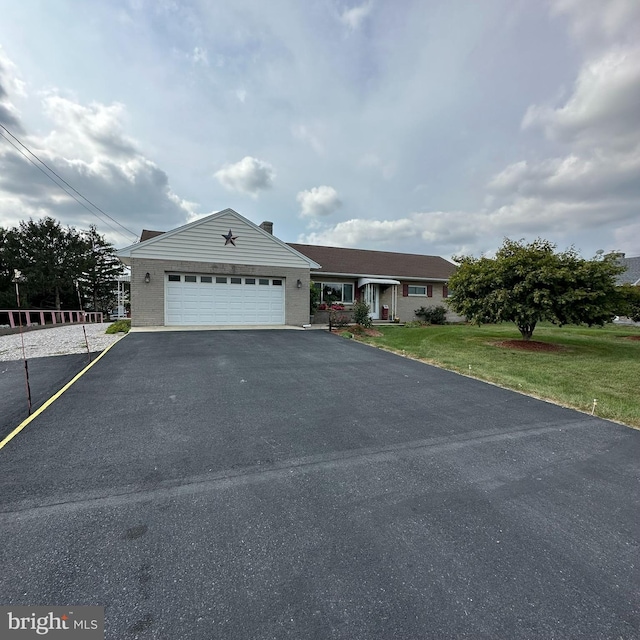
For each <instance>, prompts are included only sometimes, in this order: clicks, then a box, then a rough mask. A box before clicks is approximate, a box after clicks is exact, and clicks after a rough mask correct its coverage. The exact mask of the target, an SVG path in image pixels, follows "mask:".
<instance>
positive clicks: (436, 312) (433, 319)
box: [414, 305, 447, 324]
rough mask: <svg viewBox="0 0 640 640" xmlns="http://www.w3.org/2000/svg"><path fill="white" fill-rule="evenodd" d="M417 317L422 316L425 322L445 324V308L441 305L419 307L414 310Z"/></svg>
mask: <svg viewBox="0 0 640 640" xmlns="http://www.w3.org/2000/svg"><path fill="white" fill-rule="evenodd" d="M414 313H415V314H416V315H417V316H418V318H424V321H425V322H426V323H427V324H447V309H446V307H443V306H441V305H440V306H437V307H420V308H419V309H416V310H415V312H414Z"/></svg>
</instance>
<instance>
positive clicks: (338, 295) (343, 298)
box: [313, 282, 353, 304]
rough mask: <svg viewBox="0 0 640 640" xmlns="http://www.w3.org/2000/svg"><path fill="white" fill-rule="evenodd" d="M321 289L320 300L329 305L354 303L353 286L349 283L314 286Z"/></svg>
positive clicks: (327, 283)
mask: <svg viewBox="0 0 640 640" xmlns="http://www.w3.org/2000/svg"><path fill="white" fill-rule="evenodd" d="M313 286H314V287H316V288H317V289H320V300H321V302H325V303H327V304H333V303H334V302H342V303H344V304H352V303H353V284H352V283H349V282H321V283H318V282H316V283H314V285H313Z"/></svg>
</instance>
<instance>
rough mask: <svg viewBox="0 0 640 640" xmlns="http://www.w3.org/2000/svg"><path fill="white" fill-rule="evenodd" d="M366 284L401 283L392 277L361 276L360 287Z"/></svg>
mask: <svg viewBox="0 0 640 640" xmlns="http://www.w3.org/2000/svg"><path fill="white" fill-rule="evenodd" d="M365 284H396V285H397V284H401V283H400V281H399V280H392V279H391V278H359V279H358V289H359V288H360V287H364V285H365Z"/></svg>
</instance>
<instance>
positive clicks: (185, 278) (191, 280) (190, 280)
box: [184, 276, 197, 282]
mask: <svg viewBox="0 0 640 640" xmlns="http://www.w3.org/2000/svg"><path fill="white" fill-rule="evenodd" d="M196 280H197V278H196V277H195V276H185V277H184V281H185V282H195V281H196Z"/></svg>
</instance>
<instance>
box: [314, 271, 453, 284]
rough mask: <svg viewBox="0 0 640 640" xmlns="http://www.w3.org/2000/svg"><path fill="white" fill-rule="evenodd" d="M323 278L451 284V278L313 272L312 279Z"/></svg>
mask: <svg viewBox="0 0 640 640" xmlns="http://www.w3.org/2000/svg"><path fill="white" fill-rule="evenodd" d="M323 276H329V277H331V278H373V279H377V280H397V279H400V280H404V281H412V282H413V281H416V282H449V278H417V277H414V276H382V275H376V274H371V273H369V274H366V273H330V272H328V271H312V272H311V278H312V279H313V278H322V277H323Z"/></svg>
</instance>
